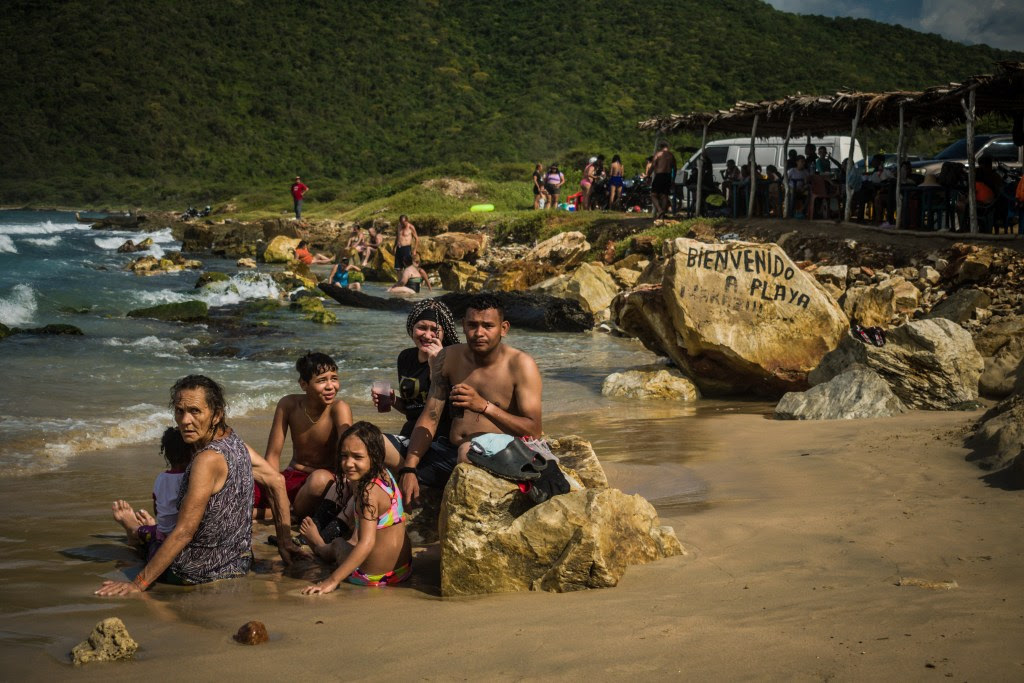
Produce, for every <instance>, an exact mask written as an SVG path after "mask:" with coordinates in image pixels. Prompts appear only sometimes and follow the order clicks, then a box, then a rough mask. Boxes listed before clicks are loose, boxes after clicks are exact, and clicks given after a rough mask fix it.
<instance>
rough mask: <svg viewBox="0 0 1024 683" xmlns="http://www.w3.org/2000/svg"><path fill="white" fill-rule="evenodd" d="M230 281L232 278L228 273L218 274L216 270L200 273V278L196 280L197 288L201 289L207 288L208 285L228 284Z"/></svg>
mask: <svg viewBox="0 0 1024 683" xmlns="http://www.w3.org/2000/svg"><path fill="white" fill-rule="evenodd" d="M230 279H231V278H230V277H229V276H228V274H227V273H220V272H217V271H216V270H208V271H206V272H205V273H200V274H199V277H198V278H196V286H195V288H196V289H199V288H200V287H205V286H206V285H209V284H212V283H214V282H227V281H228V280H230Z"/></svg>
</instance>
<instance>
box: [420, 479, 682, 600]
mask: <svg viewBox="0 0 1024 683" xmlns="http://www.w3.org/2000/svg"><path fill="white" fill-rule="evenodd" d="M440 537H441V594H442V595H444V596H453V595H477V594H483V593H504V592H511V591H525V590H547V591H557V592H563V591H574V590H583V589H586V588H608V587H612V586H615V585H617V584H618V582H619V579H620V578H621V577H622V574H623V573H624V572H625V570H626V567H627V566H629V565H633V564H645V563H647V562H651V561H653V560H657V559H660V558H663V557H671V556H673V555H681V554H683V549H682V546H681V545H680V543H679V540H678V539H677V538H676V537H675V534H674V533H673V532H672V531H671V529H670V528H668V527H662V526H660V525H659V523H658V517H657V513H656V512H655V511H654V508H653V507H652V506H651V504H650V503H648V502H647V501H646V500H644V499H643V498H641V497H640V496H627V495H626V494H624V493H622V492H621V491H618V490H616V489H609V488H601V489H581V490H576V491H571V492H569V493H567V494H564V495H560V496H555V497H554V498H551V499H550V500H548V501H547V502H545V503H542V504H540V505H537V506H534V507H531V505H530V502H529V500H528V499H527V498H526V496H525V495H524V494H522V493H521V492H520V491H519V488H518V487H517V486H516V485H515V484H513V483H511V482H508V481H505V480H502V479H498V478H497V477H493V476H491V475H490V474H488V473H487V472H484V471H483V470H481V469H479V468H477V467H474V466H472V465H469V464H460V465H458V466H457V467H456V468H455V472H454V473H453V474H452V478H451V479H450V480H449V482H448V486H447V487H446V488H445V494H444V501H443V502H442V506H441V519H440Z"/></svg>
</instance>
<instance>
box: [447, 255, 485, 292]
mask: <svg viewBox="0 0 1024 683" xmlns="http://www.w3.org/2000/svg"><path fill="white" fill-rule="evenodd" d="M438 274H439V275H440V276H441V287H442V288H444V289H447V290H448V291H449V292H479V291H480V290H481V289H483V283H484V281H485V280H486V279H487V276H486V274H485V273H483V272H481V271H480V270H479V269H478V268H477V267H476V266H473V265H470V264H468V263H464V262H462V261H450V262H446V263H442V264H441V265H440V267H438Z"/></svg>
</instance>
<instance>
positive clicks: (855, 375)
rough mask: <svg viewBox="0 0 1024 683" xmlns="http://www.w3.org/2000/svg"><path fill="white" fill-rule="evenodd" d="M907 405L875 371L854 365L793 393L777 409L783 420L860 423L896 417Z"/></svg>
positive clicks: (784, 398)
mask: <svg viewBox="0 0 1024 683" xmlns="http://www.w3.org/2000/svg"><path fill="white" fill-rule="evenodd" d="M906 411H907V408H906V406H904V405H903V403H902V402H901V401H900V400H899V398H897V397H896V395H895V394H893V393H892V389H890V388H889V385H888V384H887V383H886V381H885V380H884V379H882V378H881V377H879V376H878V373H877V372H875V371H874V370H870V369H868V368H866V367H864V366H863V365H854V366H852V367H850V368H848V369H847V370H846V371H845V372H843V373H841V374H839V375H836V376H835V377H833V378H832V379H830V380H829V381H827V382H823V383H822V384H819V385H817V386H815V387H811V388H810V389H808V390H807V391H804V392H796V391H793V392H790V393H788V394H786V395H785V396H783V397H782V400H781V401H779V404H778V405H777V406H775V417H776V418H777V419H780V420H857V419H862V418H869V417H892V416H894V415H899V414H900V413H905V412H906Z"/></svg>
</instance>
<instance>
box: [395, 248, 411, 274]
mask: <svg viewBox="0 0 1024 683" xmlns="http://www.w3.org/2000/svg"><path fill="white" fill-rule="evenodd" d="M411 265H412V245H411V244H407V245H405V246H404V247H398V249H396V250H395V269H396V270H397V269H401V268H408V267H409V266H411Z"/></svg>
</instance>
